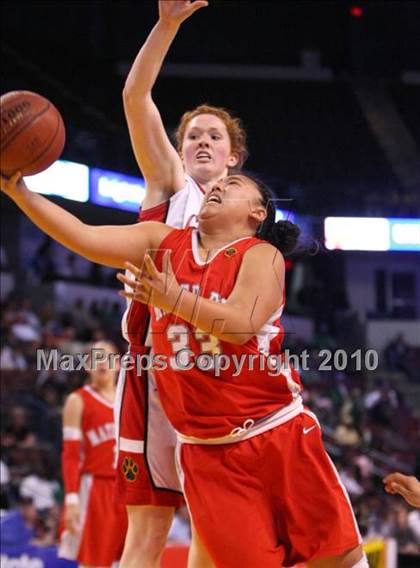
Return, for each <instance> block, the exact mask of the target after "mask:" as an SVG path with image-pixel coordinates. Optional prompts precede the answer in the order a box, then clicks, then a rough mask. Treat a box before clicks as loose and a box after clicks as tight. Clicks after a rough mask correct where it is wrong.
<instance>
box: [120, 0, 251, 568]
mask: <svg viewBox="0 0 420 568" xmlns="http://www.w3.org/2000/svg"><path fill="white" fill-rule="evenodd" d="M206 4H207V2H200V1H197V2H185V1H171V2H166V1H162V2H159V21H158V23H157V24H156V26H155V27H154V28H153V30H152V31H151V33H150V35H149V37H148V38H147V40H146V42H145V44H144V45H143V47H142V48H141V50H140V52H139V54H138V56H137V58H136V60H135V61H134V63H133V66H132V68H131V70H130V73H129V75H128V77H127V80H126V83H125V87H124V93H123V99H124V109H125V114H126V118H127V123H128V127H129V130H130V137H131V142H132V146H133V150H134V154H135V156H136V159H137V162H138V165H139V168H140V170H141V172H142V175H143V177H144V179H145V182H146V196H145V199H144V201H143V203H142V210H141V214H140V221H160V222H164V223H166V224H168V225H170V226H172V227H176V228H183V227H185V226H187V225H188V223H189V222H190V219H191V216H193V215H197V214H198V212H199V210H200V207H201V204H202V200H203V197H204V194H205V192H206V191H208V190H209V189H210V188H211V187H212V186H213V184H214V183H215V182H216V181H217V180H219V179H220V178H222V177H225V176H226V175H227V173H228V172H229V171H230V169H231V168H240V167H241V166H242V164H243V162H244V161H245V159H246V157H247V148H246V135H245V132H244V130H243V128H242V126H241V124H240V121H239V120H238V119H237V118H233V117H232V116H231V115H230V113H229V112H227V111H226V110H225V109H223V108H219V107H214V106H210V105H200V106H198V107H197V108H195V109H193V110H191V111H188V112H186V113H185V114H184V115H183V116H182V118H181V121H180V124H179V126H178V128H177V131H176V149H175V148H174V147H173V146H172V144H171V142H170V141H169V138H168V136H167V134H166V131H165V128H164V126H163V123H162V119H161V116H160V114H159V111H158V109H157V107H156V105H155V103H154V101H153V99H152V93H151V91H152V88H153V85H154V83H155V81H156V79H157V76H158V73H159V71H160V68H161V66H162V63H163V60H164V58H165V56H166V53H167V51H168V49H169V46H170V45H171V43H172V41H173V39H174V37H175V35H176V34H177V32H178V29H179V26H180V24H181V23H182V22H183V21H184V20H185V19H187V18H188V17H190V16H191V15H192V14H193V13H194V12H195V11H196V10H197V9H199V8H201V7H204V6H205V5H206ZM148 322H149V312H148V309H147V307H146V306H144V305H142V304H140V303H138V302H135V303H134V304H132V305H131V306H130V307H129V309H128V311H127V312H126V316H125V319H124V321H123V333H124V335H125V337H126V339H127V340H128V342H129V344H130V345H129V351H130V352H131V353H132V354H133V355H136V354H142V353H147V352H148V351H149V350H150V346H149V347H147V346H146V345H145V344H146V336H147V330H148ZM117 398H118V403H117V407H116V423H117V436H118V472H117V495H118V499H119V500H120V501H121V502H122V503H125V504H126V505H127V506H128V517H129V528H128V533H127V540H126V545H125V548H124V555H123V558H122V563H123V564H124V565H128V564H132V565H136V562H137V560H138V558H141V559H142V562H143V563H144V566H147V567H148V568H149V567H150V568H154V567H157V566H159V558H160V555H161V553H162V550H163V548H164V546H165V543H166V538H167V533H168V530H169V527H170V524H171V521H172V517H173V512H174V507H176V506H177V505H179V503H180V502H181V499H182V497H181V486H180V484H179V480H178V477H177V473H176V467H175V461H174V448H175V441H176V436H175V432H174V430H173V428H172V426H171V425H170V424H169V423H168V421H167V419H166V417H165V416H164V413H163V412H162V410H161V405H160V401H159V397H158V393H157V392H156V388H155V386H154V383H153V379H152V377H150V376H149V375H148V373H147V372H142V373H141V376H139V374H137V372H136V370H135V369H132V370H127V371H124V372H122V373H121V376H120V379H119V381H118V397H117ZM126 460H131V462H130V463H135V464H136V468H137V474H136V475H135V478H134V480H133V479H128V478H127V471H126V469H124V468H123V466H124V463H125V462H126ZM192 536H193V538H192V545H191V547H190V554H189V566H190V568H206V567H207V566H209V567H210V566H212V563H211V561H210V560H209V558H208V556H207V554H206V552H205V551H204V550H203V548H202V547H201V546H200V544H199V542H198V539H197V538H196V535H195V531H194V527H193V529H192Z"/></svg>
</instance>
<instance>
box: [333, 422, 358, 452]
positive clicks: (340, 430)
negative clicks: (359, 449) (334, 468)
mask: <svg viewBox="0 0 420 568" xmlns="http://www.w3.org/2000/svg"><path fill="white" fill-rule="evenodd" d="M335 437H336V440H337V442H338V443H339V444H340V445H342V446H358V445H359V444H360V442H361V439H360V436H359V433H358V432H357V430H356V428H355V426H354V424H353V420H352V419H351V418H349V417H346V418H344V419H343V420H342V421H341V422H340V424H339V425H338V426H337V428H336V429H335Z"/></svg>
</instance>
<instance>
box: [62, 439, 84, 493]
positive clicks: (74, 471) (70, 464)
mask: <svg viewBox="0 0 420 568" xmlns="http://www.w3.org/2000/svg"><path fill="white" fill-rule="evenodd" d="M72 430H74V431H75V430H76V429H75V428H72ZM80 456H81V441H80V440H76V439H72V440H69V439H64V440H63V451H62V455H61V465H62V472H63V485H64V492H65V494H66V499H67V501H68V502H69V504H75V502H76V501H77V498H76V496H77V494H78V491H79V483H80V463H81V461H80ZM67 497H68V498H67Z"/></svg>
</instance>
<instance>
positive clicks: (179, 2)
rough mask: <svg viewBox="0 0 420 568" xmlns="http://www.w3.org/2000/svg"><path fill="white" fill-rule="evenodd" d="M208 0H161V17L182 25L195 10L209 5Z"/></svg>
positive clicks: (168, 21)
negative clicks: (192, 0)
mask: <svg viewBox="0 0 420 568" xmlns="http://www.w3.org/2000/svg"><path fill="white" fill-rule="evenodd" d="M208 4H209V3H208V2H207V1H206V0H195V1H194V2H191V1H190V0H159V19H160V21H161V22H166V23H169V24H175V25H178V26H179V25H180V24H182V22H183V21H184V20H186V19H187V18H189V17H190V16H192V14H194V12H196V11H197V10H200V9H201V8H205V7H206V6H208Z"/></svg>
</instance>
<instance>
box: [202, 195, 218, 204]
mask: <svg viewBox="0 0 420 568" xmlns="http://www.w3.org/2000/svg"><path fill="white" fill-rule="evenodd" d="M206 203H219V204H220V203H222V198H221V197H220V195H217V193H212V194H211V195H210V197H209V198H208V199H207V200H206Z"/></svg>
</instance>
